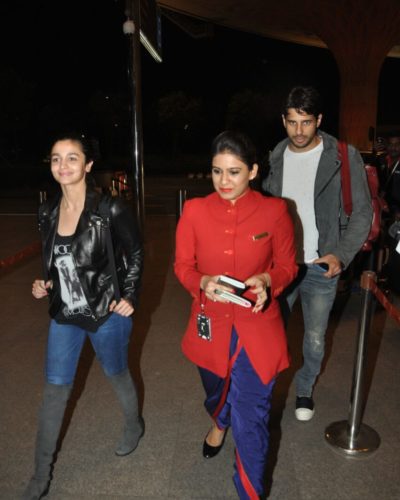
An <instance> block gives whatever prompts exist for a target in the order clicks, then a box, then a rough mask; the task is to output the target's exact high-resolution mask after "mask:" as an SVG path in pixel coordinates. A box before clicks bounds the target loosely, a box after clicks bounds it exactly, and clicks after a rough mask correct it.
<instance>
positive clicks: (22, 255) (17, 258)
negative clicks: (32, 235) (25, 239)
mask: <svg viewBox="0 0 400 500" xmlns="http://www.w3.org/2000/svg"><path fill="white" fill-rule="evenodd" d="M40 251H41V244H40V241H35V243H32V245H29V246H28V247H26V248H24V249H23V250H21V251H20V252H17V253H16V254H14V255H11V257H6V258H5V259H0V270H4V269H7V268H9V267H12V266H15V264H18V263H19V262H22V261H23V260H25V259H27V258H28V257H33V256H34V255H37V254H38V253H40Z"/></svg>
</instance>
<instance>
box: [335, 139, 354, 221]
mask: <svg viewBox="0 0 400 500" xmlns="http://www.w3.org/2000/svg"><path fill="white" fill-rule="evenodd" d="M338 156H339V160H340V161H341V162H342V166H341V168H340V177H341V180H342V195H343V203H344V212H345V214H346V215H347V217H350V216H351V213H352V211H353V201H352V198H351V177H350V165H349V152H348V147H347V144H346V143H345V142H344V141H338Z"/></svg>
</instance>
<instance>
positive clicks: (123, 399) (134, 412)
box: [108, 369, 144, 457]
mask: <svg viewBox="0 0 400 500" xmlns="http://www.w3.org/2000/svg"><path fill="white" fill-rule="evenodd" d="M108 378H109V379H110V382H111V385H112V386H113V389H114V391H115V393H116V395H117V397H118V400H119V402H120V403H121V406H122V410H123V413H124V417H125V426H124V431H123V435H122V439H121V441H120V443H119V444H118V446H117V449H116V450H115V454H116V455H118V456H120V457H123V456H125V455H128V454H129V453H132V451H134V450H135V449H136V447H137V445H138V443H139V439H140V438H141V437H142V436H143V434H144V421H143V419H142V417H140V416H139V410H138V399H137V393H136V387H135V384H134V383H133V380H132V377H131V374H130V373H129V370H128V369H126V370H125V371H123V372H122V373H119V374H118V375H113V376H111V377H108Z"/></svg>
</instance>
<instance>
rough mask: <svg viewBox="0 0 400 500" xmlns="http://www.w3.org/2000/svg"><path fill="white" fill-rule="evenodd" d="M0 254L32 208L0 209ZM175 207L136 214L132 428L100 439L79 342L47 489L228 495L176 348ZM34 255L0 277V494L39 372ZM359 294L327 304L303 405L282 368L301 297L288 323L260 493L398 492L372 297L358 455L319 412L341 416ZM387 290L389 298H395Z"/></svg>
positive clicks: (100, 395)
mask: <svg viewBox="0 0 400 500" xmlns="http://www.w3.org/2000/svg"><path fill="white" fill-rule="evenodd" d="M0 224H1V227H2V239H1V240H0V258H3V257H5V256H7V255H11V254H12V253H14V252H16V251H17V250H19V249H20V248H21V247H23V246H25V245H28V244H29V243H31V242H32V241H33V239H36V229H35V218H34V217H32V216H9V215H7V216H6V215H1V216H0ZM174 230H175V217H174V216H167V215H161V216H156V215H148V216H147V220H146V267H145V275H144V288H143V293H142V300H141V306H140V310H139V311H138V313H137V315H136V319H135V326H134V333H133V340H132V345H131V349H130V367H131V369H132V372H133V373H134V376H135V378H136V380H137V383H138V386H139V389H140V395H141V404H142V407H143V415H144V418H145V420H146V434H145V436H144V438H143V440H142V441H141V443H140V446H139V447H138V449H137V450H136V451H135V453H133V454H132V455H130V456H128V457H125V458H118V457H116V456H115V455H114V453H113V448H114V445H115V443H116V442H117V440H118V437H119V433H120V430H121V425H122V422H121V413H120V410H119V407H118V405H117V403H116V400H115V397H114V395H113V392H112V390H111V388H110V386H109V385H108V384H107V381H106V380H105V377H104V376H103V374H102V372H101V369H100V368H99V366H98V364H97V362H96V360H95V359H94V358H93V353H92V351H91V348H90V347H89V346H87V348H86V349H85V352H84V354H83V357H82V359H81V363H80V366H79V373H78V377H77V381H76V384H75V389H74V392H73V396H72V400H71V403H70V405H69V408H68V411H67V416H66V421H65V425H64V432H63V434H64V439H63V442H62V449H61V451H60V453H59V455H58V460H57V463H56V465H55V470H54V480H53V482H52V487H51V490H50V493H49V495H48V498H49V499H54V500H71V499H75V500H94V499H99V500H100V499H104V500H118V499H126V498H131V499H136V500H164V499H175V500H186V499H191V498H196V499H201V500H208V499H209V500H211V499H230V498H232V499H234V498H236V492H235V489H234V486H233V483H232V481H231V476H232V463H233V450H234V447H233V443H232V438H231V434H229V435H228V437H227V440H226V443H225V446H224V448H223V450H222V451H221V453H220V454H219V455H218V457H216V458H214V459H213V460H209V461H206V460H204V459H203V458H202V456H201V446H202V441H203V438H204V436H205V434H206V432H207V430H208V427H209V419H208V417H207V415H206V413H205V411H204V410H203V407H202V400H203V391H202V388H201V385H200V382H199V378H198V374H197V371H196V369H195V368H194V367H193V366H192V365H191V364H190V363H189V362H187V361H186V360H185V359H184V358H183V356H182V355H181V352H180V346H179V344H180V339H181V336H182V332H183V330H184V327H185V324H186V320H187V317H188V311H189V304H190V299H189V297H188V294H187V293H186V292H185V291H184V290H183V289H182V287H181V286H180V285H179V283H178V282H177V281H176V279H175V277H174V276H173V272H172V262H173V247H174ZM39 275H40V259H39V258H38V257H36V258H32V259H31V260H29V261H28V262H26V263H25V264H24V265H22V266H19V267H17V268H16V269H14V270H13V271H12V272H10V273H6V274H4V273H3V275H2V276H1V277H0V318H1V323H2V328H1V335H0V380H1V382H2V383H1V384H0V405H1V409H0V499H1V500H13V499H17V498H18V497H19V494H20V493H21V491H22V490H23V487H24V485H25V483H26V482H27V480H28V478H29V476H30V474H31V472H32V463H33V450H34V439H35V432H36V416H37V409H38V406H39V403H40V399H41V391H42V384H43V357H44V346H45V339H46V327H47V322H48V318H47V313H46V303H45V302H42V301H36V300H34V299H33V298H31V295H30V285H31V282H32V280H33V279H34V278H35V277H36V276H39ZM359 299H360V297H359V295H357V294H356V293H353V294H352V295H351V297H350V299H349V301H348V302H347V303H346V304H344V305H343V304H342V306H343V307H337V308H336V310H335V313H334V315H333V316H332V321H331V323H330V328H329V332H328V349H327V350H328V359H327V363H326V366H325V369H324V371H323V373H322V375H321V377H320V380H319V382H318V384H317V388H316V390H315V400H316V415H315V417H314V419H313V420H312V421H311V422H308V423H299V422H297V421H296V420H295V419H294V414H293V400H294V392H293V383H292V381H293V375H294V371H295V369H296V368H297V367H298V366H299V364H300V360H301V311H300V309H299V308H296V309H295V311H294V313H293V315H292V317H291V320H290V324H289V328H288V340H289V345H290V349H291V353H292V366H291V368H290V369H289V370H287V371H285V372H284V373H283V374H282V375H281V376H280V378H279V380H278V383H277V387H276V391H275V395H274V403H273V411H272V419H271V453H270V463H269V469H268V473H267V478H266V480H267V484H268V488H269V498H270V499H272V500H322V499H328V500H331V499H332V500H358V499H363V500H376V499H378V498H379V499H382V500H395V499H399V498H400V483H399V477H400V454H399V452H398V450H399V448H400V435H399V432H398V429H399V428H400V411H399V410H400V404H399V403H400V391H399V382H400V372H399V369H398V366H399V359H400V331H399V327H398V325H396V324H395V323H394V321H392V320H391V319H390V318H387V316H386V314H385V313H384V311H382V310H381V309H378V310H377V312H376V314H375V316H374V320H373V324H372V331H371V334H370V339H369V346H368V351H369V352H368V357H367V359H368V370H367V378H366V388H367V391H366V392H367V402H366V408H365V414H364V419H363V421H364V422H365V423H367V424H368V425H369V426H371V427H372V428H373V429H375V430H376V431H377V432H378V433H379V435H380V438H381V445H380V447H379V449H378V451H377V452H376V453H375V454H373V455H371V456H370V457H369V458H368V459H349V458H345V457H342V456H341V455H339V454H337V453H335V452H334V451H333V450H332V449H331V448H330V447H329V446H328V445H327V444H326V441H325V438H324V430H325V428H326V426H327V425H329V424H330V423H331V422H334V421H337V420H343V419H347V412H348V404H349V398H350V388H351V378H352V369H353V360H354V352H355V341H356V333H357V323H358V310H359ZM396 301H397V302H399V301H398V300H397V299H396Z"/></svg>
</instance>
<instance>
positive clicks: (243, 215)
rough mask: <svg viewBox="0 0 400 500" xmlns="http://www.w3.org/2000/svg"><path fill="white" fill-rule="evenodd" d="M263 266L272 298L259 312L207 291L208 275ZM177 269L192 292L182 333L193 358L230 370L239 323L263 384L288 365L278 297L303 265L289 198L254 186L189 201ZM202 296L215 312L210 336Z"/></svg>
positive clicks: (218, 370)
mask: <svg viewBox="0 0 400 500" xmlns="http://www.w3.org/2000/svg"><path fill="white" fill-rule="evenodd" d="M257 235H260V236H259V237H258V238H254V237H255V236H257ZM263 272H268V273H269V274H270V276H271V295H272V300H271V303H270V304H269V306H268V307H267V308H266V309H265V310H264V311H263V312H259V313H257V314H254V313H252V312H251V308H249V309H247V308H244V307H241V306H239V305H234V304H232V303H229V304H223V303H221V302H214V301H210V300H208V299H207V298H206V296H205V294H204V292H202V291H201V290H200V279H201V277H202V276H203V275H204V274H206V275H210V276H215V275H218V274H227V275H229V276H233V277H235V278H238V279H240V280H246V279H247V278H250V277H251V276H253V275H255V274H260V273H263ZM175 273H176V275H177V277H178V279H179V281H180V282H181V283H182V284H183V286H184V287H185V288H186V289H187V290H188V291H189V292H190V293H191V295H192V297H193V303H192V309H191V315H190V319H189V324H188V326H187V329H186V332H185V335H184V337H183V340H182V349H183V352H184V354H185V355H186V356H187V357H188V358H189V359H190V360H191V361H192V362H193V363H195V364H196V365H198V366H201V367H203V368H206V369H207V370H210V371H212V372H213V373H215V374H217V375H219V376H220V377H225V376H226V375H227V368H228V361H229V344H230V338H231V332H232V326H233V325H234V326H235V328H236V330H237V333H238V336H239V342H241V345H242V346H243V347H244V349H245V350H246V353H247V355H248V357H249V359H250V362H251V364H252V366H253V367H254V369H255V371H256V372H257V374H258V375H259V376H260V378H261V380H262V381H263V383H268V382H269V381H270V380H271V379H272V378H273V377H274V376H275V375H276V374H277V373H278V372H279V371H281V370H283V369H285V368H287V366H288V365H289V360H288V353H287V345H286V336H285V331H284V326H283V322H282V319H281V314H280V309H279V304H278V302H277V301H276V300H275V297H276V296H277V295H279V294H280V293H281V292H282V290H283V289H284V288H285V287H286V286H287V285H288V284H289V283H290V282H291V281H292V280H293V279H294V278H295V276H296V273H297V266H296V263H295V248H294V242H293V225H292V221H291V218H290V216H289V214H288V212H287V209H286V203H285V202H284V201H283V200H281V199H278V198H267V197H264V196H262V195H261V194H260V193H258V192H256V191H252V190H249V191H248V192H247V193H246V194H245V195H244V196H243V197H241V198H239V199H238V200H237V201H236V203H235V204H234V205H232V204H231V203H230V202H229V201H226V200H223V199H222V198H221V197H220V196H219V195H218V194H217V193H213V194H211V195H209V196H206V197H205V198H195V199H192V200H189V201H187V202H186V203H185V205H184V210H183V214H182V217H181V218H180V220H179V224H178V228H177V232H176V259H175ZM200 301H202V303H203V304H204V305H205V314H206V316H208V317H209V318H210V319H211V331H212V340H211V342H210V341H207V340H204V339H202V338H201V337H199V336H198V334H197V314H198V313H199V312H200Z"/></svg>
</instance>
